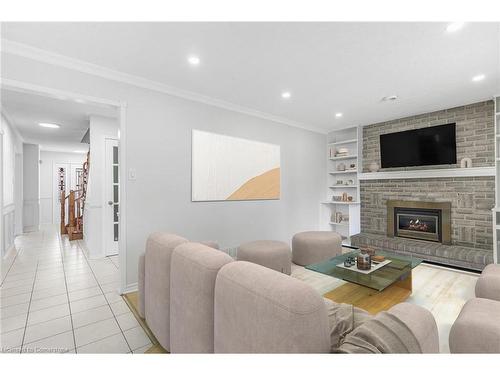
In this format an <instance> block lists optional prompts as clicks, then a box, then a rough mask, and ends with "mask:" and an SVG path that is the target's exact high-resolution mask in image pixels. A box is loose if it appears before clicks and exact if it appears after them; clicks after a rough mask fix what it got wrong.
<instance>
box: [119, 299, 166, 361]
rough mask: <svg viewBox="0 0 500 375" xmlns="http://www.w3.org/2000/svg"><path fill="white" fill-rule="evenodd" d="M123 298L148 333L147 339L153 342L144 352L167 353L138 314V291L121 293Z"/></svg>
mask: <svg viewBox="0 0 500 375" xmlns="http://www.w3.org/2000/svg"><path fill="white" fill-rule="evenodd" d="M123 297H124V298H123V299H124V300H125V302H126V303H127V305H128V307H129V308H130V310H131V311H132V314H134V316H135V317H136V319H137V321H138V322H139V324H140V325H141V327H142V328H143V329H144V331H145V332H146V334H147V335H148V337H149V339H150V340H151V342H152V343H153V346H152V347H151V348H149V349H148V350H146V351H145V352H144V354H165V353H168V352H167V351H166V350H165V349H163V347H162V346H161V345H160V344H159V343H158V340H156V337H155V336H154V335H153V333H152V332H151V330H150V329H149V327H148V325H147V323H146V321H145V320H144V319H142V318H141V316H140V315H139V302H138V297H139V295H138V292H132V293H127V294H124V295H123Z"/></svg>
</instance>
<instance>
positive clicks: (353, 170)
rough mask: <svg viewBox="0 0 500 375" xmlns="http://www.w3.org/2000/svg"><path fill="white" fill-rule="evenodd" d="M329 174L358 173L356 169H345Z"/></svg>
mask: <svg viewBox="0 0 500 375" xmlns="http://www.w3.org/2000/svg"><path fill="white" fill-rule="evenodd" d="M328 173H330V174H344V173H358V170H357V169H346V170H345V171H330V172H328Z"/></svg>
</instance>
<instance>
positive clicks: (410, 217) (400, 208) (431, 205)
mask: <svg viewBox="0 0 500 375" xmlns="http://www.w3.org/2000/svg"><path fill="white" fill-rule="evenodd" d="M387 236H389V237H404V238H413V239H416V240H425V241H433V242H441V243H442V244H444V245H450V244H451V203H450V202H422V201H406V200H388V201H387Z"/></svg>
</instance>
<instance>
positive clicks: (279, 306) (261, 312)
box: [139, 233, 439, 353]
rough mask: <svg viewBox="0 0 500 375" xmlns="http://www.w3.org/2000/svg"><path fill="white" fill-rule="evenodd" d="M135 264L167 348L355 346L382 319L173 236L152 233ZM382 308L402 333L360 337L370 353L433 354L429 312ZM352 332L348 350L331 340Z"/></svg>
mask: <svg viewBox="0 0 500 375" xmlns="http://www.w3.org/2000/svg"><path fill="white" fill-rule="evenodd" d="M139 268H140V269H139V274H140V285H141V286H140V288H139V300H143V302H142V305H143V309H144V310H143V313H144V316H145V319H146V323H147V324H148V326H149V328H150V329H151V331H152V332H153V334H154V335H155V336H156V338H157V339H158V341H159V343H160V344H161V345H162V347H163V348H165V349H166V350H167V351H170V352H172V353H213V352H215V353H329V352H340V353H342V352H358V351H357V350H358V349H359V348H360V346H359V345H357V344H356V342H359V337H361V336H363V335H364V336H366V335H367V332H368V336H370V335H372V333H373V332H371V331H370V329H368V328H367V327H369V325H370V323H369V322H370V321H376V320H377V319H379V318H381V317H379V315H377V316H371V315H369V314H368V313H367V312H364V311H362V310H360V309H355V308H353V307H352V306H351V305H344V304H336V303H334V302H332V301H330V300H325V299H324V298H323V297H322V296H321V295H320V294H318V293H317V292H316V291H315V290H314V289H312V287H310V286H309V285H307V284H306V283H305V282H303V281H300V280H298V279H295V278H293V277H291V276H289V275H286V274H283V273H281V272H278V271H275V270H272V269H269V268H266V267H263V266H261V265H258V264H254V263H249V262H245V261H234V260H233V259H232V258H231V257H229V256H228V255H227V254H225V253H223V252H221V251H218V250H215V249H213V248H210V247H208V246H206V245H202V244H200V243H192V242H188V240H187V239H185V238H183V237H180V236H177V235H175V234H168V233H154V234H152V235H151V236H150V237H149V238H148V241H147V245H146V252H145V254H144V255H143V256H142V257H141V258H140V260H139ZM141 278H142V281H141ZM332 308H333V309H336V310H335V311H337V312H338V311H342V312H345V311H347V312H349V311H352V312H355V315H354V316H358V317H361V318H362V319H361V320H360V321H359V322H358V323H356V325H355V326H353V327H351V328H352V329H351V328H349V329H346V327H347V325H346V321H349V319H350V318H348V319H347V320H341V318H342V314H339V313H336V314H332V311H334V310H332ZM381 314H385V316H383V317H382V318H385V319H387V317H390V319H392V320H393V322H392V323H391V324H396V325H398V326H399V327H400V328H401V327H404V329H403V331H401V332H402V333H403V334H402V335H401V337H399V336H397V335H395V332H396V331H394V330H391V329H390V327H387V328H388V329H386V331H387V333H388V335H386V336H384V335H382V336H380V335H377V334H375V335H373V337H374V338H375V341H373V342H371V343H368V342H367V343H365V344H368V345H369V346H370V350H371V351H370V352H374V353H400V352H401V353H408V352H410V353H435V352H438V350H439V341H438V334H437V326H436V322H435V320H434V318H433V316H432V314H430V312H428V311H427V310H425V309H424V308H421V307H419V306H416V305H411V304H407V303H403V304H399V305H396V306H394V307H393V308H392V309H390V310H389V311H388V312H386V313H381ZM380 322H383V321H382V320H380ZM379 325H380V324H379ZM372 328H373V327H372ZM362 329H365V331H363V332H362V331H360V330H362ZM367 329H368V330H367ZM351 331H352V332H353V333H354V334H353V335H352V336H353V337H352V340H351V341H350V343H351V344H352V343H354V344H355V345H354V350H353V346H352V345H351V347H350V348H349V349H346V346H344V348H343V347H338V345H337V343H336V341H339V340H337V339H335V340H334V339H332V338H333V337H336V338H338V337H340V336H342V337H343V336H345V334H347V333H349V334H351ZM334 332H335V334H334ZM339 332H340V333H341V334H340V335H339ZM356 332H360V333H361V335H358V336H356V335H355V333H356ZM391 335H392V336H391ZM340 341H342V340H340ZM340 341H339V342H340ZM347 341H348V340H346V342H347ZM395 342H397V343H398V345H394V343H395ZM362 352H364V351H362Z"/></svg>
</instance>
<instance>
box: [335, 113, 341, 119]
mask: <svg viewBox="0 0 500 375" xmlns="http://www.w3.org/2000/svg"><path fill="white" fill-rule="evenodd" d="M342 116H343V115H342V113H340V112H338V113H336V114H335V117H337V118H340V117H342Z"/></svg>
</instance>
